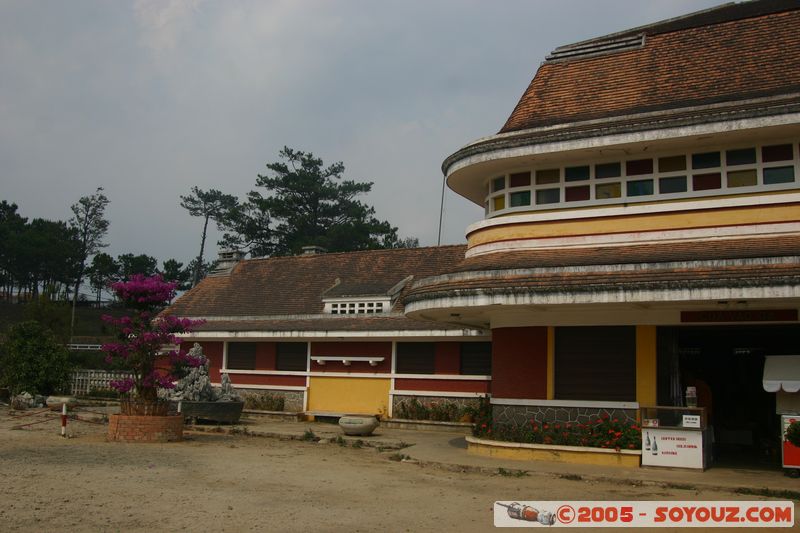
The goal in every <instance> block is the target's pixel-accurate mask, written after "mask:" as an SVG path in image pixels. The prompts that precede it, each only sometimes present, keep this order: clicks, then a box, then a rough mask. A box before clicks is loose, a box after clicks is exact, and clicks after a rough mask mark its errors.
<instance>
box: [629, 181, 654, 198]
mask: <svg viewBox="0 0 800 533" xmlns="http://www.w3.org/2000/svg"><path fill="white" fill-rule="evenodd" d="M627 190H628V196H647V195H649V194H653V180H634V181H629V182H628V187H627Z"/></svg>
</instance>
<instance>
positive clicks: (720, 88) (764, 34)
mask: <svg viewBox="0 0 800 533" xmlns="http://www.w3.org/2000/svg"><path fill="white" fill-rule="evenodd" d="M797 28H800V1H798V0H765V1H761V2H745V3H740V4H733V5H724V6H721V7H719V8H715V9H712V10H707V11H703V12H700V13H697V14H695V15H688V16H686V17H682V18H680V19H673V20H670V21H665V22H662V23H657V24H653V25H651V26H647V27H642V28H637V29H634V30H627V31H625V32H621V33H619V34H615V35H612V36H606V37H601V38H598V39H593V40H590V41H584V42H582V43H577V44H575V45H569V46H566V47H561V48H559V49H557V50H556V51H555V52H554V53H553V54H551V56H550V58H551V59H550V60H548V61H546V62H544V63H543V64H542V66H541V67H540V68H539V70H538V71H537V73H536V76H535V77H534V78H533V81H531V83H530V85H529V86H528V88H527V90H526V91H525V93H524V94H523V95H522V98H521V99H520V100H519V103H518V104H517V106H516V107H515V109H514V111H513V112H512V113H511V116H510V117H509V118H508V120H507V121H506V123H505V125H504V126H503V128H502V129H501V130H500V133H508V132H515V131H520V130H526V129H530V128H536V127H543V126H552V125H556V124H563V123H569V122H576V121H583V120H592V119H599V118H611V117H614V116H620V115H632V114H636V113H644V112H651V111H658V110H667V109H679V108H685V107H690V106H697V105H704V104H712V103H719V102H727V101H738V100H746V99H752V98H757V97H762V96H771V95H778V94H786V93H791V92H798V91H800V32H799V31H798V30H797ZM635 34H638V35H640V36H641V39H640V40H639V41H636V42H634V41H635V40H631V36H632V35H635Z"/></svg>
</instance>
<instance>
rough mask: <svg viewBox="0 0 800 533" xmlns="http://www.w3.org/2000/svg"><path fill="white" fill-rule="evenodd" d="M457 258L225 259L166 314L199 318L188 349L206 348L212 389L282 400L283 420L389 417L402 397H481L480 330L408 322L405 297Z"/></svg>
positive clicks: (486, 358)
mask: <svg viewBox="0 0 800 533" xmlns="http://www.w3.org/2000/svg"><path fill="white" fill-rule="evenodd" d="M464 251H465V247H464V246H442V247H438V248H415V249H399V250H373V251H365V252H351V253H320V251H319V250H314V249H313V248H312V249H310V250H309V253H306V254H304V255H300V256H294V257H276V258H269V259H250V260H241V257H240V256H238V257H237V256H236V255H235V254H232V253H226V254H225V257H224V258H223V259H224V260H223V261H222V262H221V263H220V267H218V270H217V271H215V272H214V273H213V274H212V275H210V276H209V277H207V278H206V279H204V280H203V281H202V282H201V283H200V284H199V285H198V286H197V287H195V288H194V289H192V290H191V291H189V292H188V293H186V294H185V295H184V296H183V297H182V298H180V299H179V300H178V301H177V302H176V303H175V304H173V305H172V306H171V307H170V312H172V313H175V314H179V315H181V316H191V317H195V318H202V319H204V320H206V322H205V323H204V324H203V325H201V326H199V327H198V328H196V330H195V332H194V333H193V334H192V335H191V336H190V337H189V339H188V340H190V341H192V342H194V341H197V342H200V344H201V345H202V346H203V349H204V353H205V354H206V356H207V357H208V358H209V360H210V365H209V366H210V374H211V378H212V381H214V382H215V383H219V380H220V372H226V373H228V374H229V375H230V377H231V380H232V381H233V383H234V384H235V385H236V386H237V387H238V388H245V389H251V390H261V391H269V392H270V393H272V394H274V395H281V396H283V397H284V398H285V409H286V410H288V411H296V412H306V413H309V414H312V415H317V416H320V415H337V414H338V415H341V414H344V413H370V414H381V415H383V416H391V414H392V410H393V407H394V405H396V404H397V403H398V402H401V401H403V400H404V399H405V400H407V399H410V398H417V399H420V400H422V401H425V400H426V399H430V398H431V397H436V398H450V399H452V400H453V401H455V402H461V401H463V400H464V399H469V398H473V399H474V398H476V397H478V396H482V395H485V394H487V393H488V392H489V385H490V376H489V373H490V367H491V345H490V343H489V340H490V339H489V336H488V331H485V330H482V329H479V328H465V327H463V326H461V325H458V324H455V325H454V324H448V323H446V322H427V321H424V320H422V321H421V320H412V319H409V318H406V316H405V315H404V314H403V304H402V298H403V295H404V294H405V293H406V292H407V291H408V290H409V287H410V285H411V282H412V281H413V280H414V279H418V278H422V277H429V276H433V275H438V274H442V273H444V272H448V271H449V270H451V269H452V268H454V266H455V265H456V264H458V263H459V262H461V261H462V260H463V258H464ZM315 252H316V253H315Z"/></svg>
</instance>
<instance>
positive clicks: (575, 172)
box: [564, 165, 589, 181]
mask: <svg viewBox="0 0 800 533" xmlns="http://www.w3.org/2000/svg"><path fill="white" fill-rule="evenodd" d="M564 179H565V180H566V181H583V180H588V179H589V166H588V165H587V166H584V167H567V168H565V169H564Z"/></svg>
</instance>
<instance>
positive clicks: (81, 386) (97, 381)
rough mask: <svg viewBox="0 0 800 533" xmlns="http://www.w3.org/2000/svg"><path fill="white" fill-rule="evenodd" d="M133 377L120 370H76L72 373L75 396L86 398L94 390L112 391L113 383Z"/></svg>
mask: <svg viewBox="0 0 800 533" xmlns="http://www.w3.org/2000/svg"><path fill="white" fill-rule="evenodd" d="M129 377H131V374H130V372H124V371H119V370H116V371H114V370H76V371H74V372H73V373H72V394H73V396H86V395H88V394H89V391H91V390H92V389H110V388H111V382H112V381H116V380H120V379H125V378H129Z"/></svg>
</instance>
